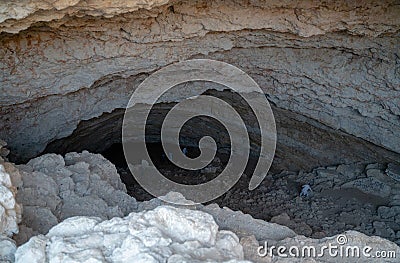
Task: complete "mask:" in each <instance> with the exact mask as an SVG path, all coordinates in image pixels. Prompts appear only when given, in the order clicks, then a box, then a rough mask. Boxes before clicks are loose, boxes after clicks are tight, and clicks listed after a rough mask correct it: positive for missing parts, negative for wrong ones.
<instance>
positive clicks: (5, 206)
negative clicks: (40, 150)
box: [0, 141, 21, 237]
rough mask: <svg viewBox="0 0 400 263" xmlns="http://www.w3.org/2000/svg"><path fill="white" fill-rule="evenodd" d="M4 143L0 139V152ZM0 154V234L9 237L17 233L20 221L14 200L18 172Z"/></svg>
mask: <svg viewBox="0 0 400 263" xmlns="http://www.w3.org/2000/svg"><path fill="white" fill-rule="evenodd" d="M5 145H6V144H5V143H4V142H2V141H0V153H1V152H3V153H4V152H5V151H2V149H4V148H2V147H3V146H5ZM3 157H5V155H3V156H1V155H0V235H5V236H9V237H11V236H12V235H13V234H16V233H18V223H19V222H20V221H21V206H20V205H19V204H18V203H17V201H16V193H17V188H16V187H18V186H19V180H20V174H19V172H18V169H16V168H15V166H14V165H13V164H12V163H9V162H6V161H5V160H4V159H3Z"/></svg>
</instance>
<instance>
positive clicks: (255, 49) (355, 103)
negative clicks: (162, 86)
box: [0, 0, 400, 159]
mask: <svg viewBox="0 0 400 263" xmlns="http://www.w3.org/2000/svg"><path fill="white" fill-rule="evenodd" d="M143 2H145V3H146V4H144V6H143V7H144V8H151V9H150V10H143V9H141V10H138V11H133V10H135V9H136V8H137V7H138V5H139V4H138V3H140V2H139V1H132V2H130V3H129V4H127V3H126V1H122V2H121V1H116V2H112V1H100V2H97V1H90V2H88V1H79V2H77V1H57V2H54V1H46V4H44V3H42V2H41V1H28V3H26V2H24V3H25V6H32V7H31V8H30V9H29V8H28V9H29V10H21V12H19V11H18V10H19V9H21V8H20V7H18V6H21V5H20V4H19V3H21V2H19V1H18V2H15V1H13V2H11V3H7V4H3V3H2V7H3V8H2V10H4V13H7V14H10V15H9V16H10V17H4V18H3V19H5V20H4V21H3V23H2V25H3V29H4V30H5V29H7V30H9V31H10V32H15V31H18V30H19V29H18V28H25V27H27V26H29V25H30V24H31V23H33V22H39V21H42V22H40V23H35V24H34V25H33V26H32V27H29V28H27V29H26V30H25V31H21V32H19V33H18V34H14V35H8V34H3V35H4V37H3V36H2V37H1V40H0V47H1V48H0V57H2V58H4V59H2V61H1V62H0V68H1V70H2V73H3V74H2V76H1V77H0V82H1V85H0V105H1V106H2V107H1V108H0V136H1V137H4V138H6V139H7V140H8V141H9V143H10V149H11V150H12V152H13V154H15V155H17V156H18V157H20V158H28V159H29V158H32V157H34V156H37V154H39V153H41V152H42V151H43V150H44V149H45V148H46V145H48V144H49V143H50V142H52V141H55V140H57V139H60V138H65V137H66V136H68V135H70V134H71V133H72V132H73V131H74V130H75V128H76V127H77V126H78V125H79V124H80V123H81V122H82V121H84V120H89V119H93V118H96V117H99V116H101V115H102V114H104V113H109V112H112V111H113V110H115V109H119V108H124V107H125V105H126V104H127V101H128V99H129V97H130V95H131V94H132V92H133V90H134V89H135V87H137V85H138V83H140V82H141V81H142V80H143V78H144V77H145V76H147V75H148V74H150V73H152V72H154V70H157V69H159V68H161V67H163V66H165V65H168V64H171V63H174V62H177V61H181V60H185V59H188V58H197V57H201V58H212V59H218V60H222V61H225V62H228V63H232V64H234V65H236V66H239V67H240V68H241V69H243V70H245V71H246V72H247V73H249V74H250V75H251V76H252V77H254V78H255V80H256V81H257V82H258V83H259V84H260V86H261V88H262V89H263V91H264V92H265V93H266V94H268V98H269V99H270V101H272V102H273V103H274V104H275V105H277V106H278V107H280V108H282V109H285V110H289V111H292V112H296V113H299V114H301V115H304V116H305V117H307V118H309V119H314V120H317V121H318V122H321V123H324V124H325V125H327V126H328V127H331V128H334V129H337V130H341V131H344V132H346V133H349V134H352V135H355V136H357V137H359V138H362V139H364V140H366V141H369V142H372V143H374V144H377V145H380V146H383V147H385V148H387V149H390V150H392V151H395V152H397V153H399V152H400V140H399V137H398V134H399V130H400V124H399V113H400V109H399V105H400V102H399V96H398V94H399V88H398V87H399V84H400V81H399V77H398V72H397V64H396V63H397V61H398V56H397V55H396V54H397V53H398V51H397V46H398V39H399V36H398V30H399V25H400V23H399V19H400V16H399V15H398V13H399V5H397V4H396V2H395V1H389V0H387V1H379V2H376V1H353V2H351V3H350V2H349V1H337V2H335V3H330V4H329V5H328V4H324V3H320V2H318V1H301V2H296V3H295V2H284V1H272V0H271V1H250V2H246V1H243V2H242V1H230V0H226V1H218V2H213V1H184V2H180V1H174V2H169V3H166V1H165V2H162V1H155V0H154V1H143ZM37 3H42V4H41V5H39V6H37V5H36V4H37ZM60 3H62V4H60ZM159 4H163V5H162V6H157V5H159ZM130 5H131V6H130ZM87 6H90V7H89V8H88V7H87ZM109 7H110V9H109ZM111 7H112V8H111ZM12 10H15V11H12ZM71 10H72V11H71ZM104 10H106V11H104ZM75 11H76V12H75ZM66 12H71V13H68V16H64V15H65V13H66ZM13 13H14V14H13ZM92 13H93V14H92ZM104 13H106V14H107V16H108V14H109V15H110V16H112V17H110V18H105V17H104V16H103V14H104ZM39 16H40V18H39ZM60 17H63V18H60ZM13 18H15V19H13ZM49 19H50V20H52V21H50V22H46V23H44V22H43V20H49ZM82 25H85V26H82ZM180 95H182V94H180V93H175V94H172V95H171V96H173V97H175V98H179V97H180ZM65 120H68V121H65ZM338 155H340V153H339V154H338Z"/></svg>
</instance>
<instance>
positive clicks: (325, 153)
mask: <svg viewBox="0 0 400 263" xmlns="http://www.w3.org/2000/svg"><path fill="white" fill-rule="evenodd" d="M203 94H210V95H214V96H219V97H220V98H223V99H224V100H226V101H229V102H230V103H231V104H232V105H233V106H234V107H235V109H237V110H238V112H239V113H240V114H241V116H242V117H243V119H245V120H246V123H245V124H246V128H247V130H248V131H249V138H250V144H251V145H250V146H251V147H250V148H251V151H250V156H249V159H248V164H247V167H246V170H245V172H244V174H243V176H242V177H241V178H240V180H239V181H238V182H237V183H236V184H235V186H234V187H232V188H231V189H230V190H229V191H228V192H227V193H225V194H224V195H222V196H221V197H219V198H217V199H215V200H213V201H211V202H210V203H217V204H218V205H219V206H221V207H228V208H230V209H233V210H240V211H242V212H244V213H248V214H250V215H252V216H253V217H255V218H258V219H262V220H267V221H270V222H277V223H280V224H283V225H286V226H288V227H290V228H292V229H293V230H295V232H297V233H298V234H302V235H305V236H309V237H313V238H321V237H325V236H330V235H334V234H337V233H341V232H343V231H346V230H357V231H360V232H363V233H366V234H370V235H373V234H375V235H381V236H383V237H385V238H388V239H390V240H395V236H393V233H391V232H390V233H389V232H387V231H386V232H385V231H384V229H383V230H382V232H377V231H376V227H374V225H373V224H374V221H376V220H377V218H378V217H379V213H378V209H379V207H382V206H384V207H386V206H387V207H391V206H393V205H396V202H399V201H400V199H398V201H396V200H397V199H396V200H394V199H393V198H394V197H392V196H387V195H384V194H382V193H380V192H379V191H377V190H376V189H375V190H376V191H375V192H373V191H369V190H368V189H361V190H360V187H358V186H357V184H361V183H362V182H363V180H367V181H368V180H369V181H368V182H372V183H373V182H374V181H373V180H375V179H371V174H373V173H374V174H379V176H381V177H384V174H385V170H386V169H387V167H388V166H387V164H388V163H396V160H399V158H398V155H396V154H394V153H392V152H390V151H387V150H385V149H383V148H381V147H378V146H375V145H373V144H371V143H368V142H366V141H364V140H362V139H359V138H357V137H354V136H351V135H349V134H345V133H343V132H341V131H338V130H334V129H331V128H329V127H326V126H324V125H323V124H321V123H317V122H316V121H314V120H312V119H309V118H307V117H305V116H302V115H299V114H295V113H293V112H290V111H287V110H284V109H282V108H279V107H277V105H274V104H271V107H272V110H273V112H274V115H275V120H276V127H277V135H278V141H277V148H276V154H275V158H274V162H273V164H272V167H271V169H270V171H269V174H268V176H267V177H266V178H265V179H264V181H263V182H262V183H261V185H260V186H259V187H258V188H256V189H255V190H253V191H249V190H248V183H249V180H250V178H251V175H252V172H253V170H254V167H255V164H256V163H257V161H258V158H257V155H258V153H259V145H260V144H259V127H258V126H257V125H256V123H257V121H256V120H255V119H254V118H255V117H254V116H252V113H251V111H249V110H248V109H247V108H246V107H245V106H246V105H245V104H242V103H241V102H240V100H238V99H237V98H235V94H233V93H232V92H229V91H224V90H223V91H221V90H215V89H210V90H207V92H205V93H203ZM174 105H176V103H171V102H169V103H164V102H162V103H157V104H156V105H154V106H153V108H152V110H151V114H150V115H149V118H148V121H147V123H146V147H147V149H148V152H149V155H150V156H151V159H152V161H153V163H154V164H155V165H156V167H157V168H158V169H159V171H160V172H161V173H162V174H163V175H164V176H165V177H167V178H168V179H170V180H173V181H175V182H179V183H183V184H188V185H190V184H199V183H203V182H207V181H209V180H212V179H213V178H215V177H216V176H218V174H219V173H220V172H221V171H222V170H223V169H224V167H225V166H226V164H227V162H228V161H229V153H230V150H231V149H230V141H229V135H228V134H227V132H226V130H224V126H223V125H222V124H221V123H220V122H218V121H217V120H215V119H213V118H209V117H204V116H199V117H196V118H193V119H191V120H190V121H188V122H187V123H185V125H184V126H183V127H182V129H181V130H180V135H179V146H180V149H181V151H182V152H183V151H185V153H186V154H187V156H188V157H190V158H195V157H197V156H199V154H200V151H199V148H198V146H199V140H200V139H201V138H202V137H203V136H210V137H212V138H214V139H215V141H216V144H217V153H216V156H215V158H214V159H213V161H212V162H211V163H209V164H208V165H207V166H206V167H205V168H204V169H202V170H196V171H188V170H185V169H181V168H179V167H176V166H175V165H174V164H172V163H171V162H169V161H168V158H167V156H168V153H165V152H164V150H163V146H162V143H161V138H160V130H161V126H162V120H163V119H164V117H165V115H166V114H167V113H168V111H169V110H170V109H171V108H172V107H173V106H174ZM123 116H124V109H116V110H114V111H113V112H111V113H105V114H103V115H102V116H100V117H98V118H94V119H91V120H88V121H82V122H81V123H80V124H79V126H78V127H77V129H75V131H74V132H73V134H71V135H70V136H68V137H67V138H63V139H60V140H56V141H54V142H52V143H51V144H49V145H48V146H47V148H46V150H45V152H56V153H61V154H64V153H67V152H71V151H78V152H79V151H82V150H89V151H91V152H95V153H101V154H102V155H103V156H104V157H105V158H107V159H108V160H110V161H111V162H112V163H113V164H114V165H115V166H116V168H117V171H118V173H119V174H120V176H121V179H122V181H123V183H124V184H125V185H126V188H127V191H128V194H129V195H131V196H133V197H134V198H136V199H137V200H138V201H147V200H150V199H152V198H153V196H152V195H150V194H149V193H147V191H145V190H144V189H143V188H142V187H141V186H140V185H139V184H138V183H137V182H136V180H135V179H134V177H133V176H132V174H131V172H130V170H129V169H128V165H127V164H126V161H125V156H124V153H123V146H122V141H121V126H122V120H123ZM184 149H186V150H184ZM371 180H372V181H371ZM379 180H381V179H379ZM385 182H386V181H385ZM387 183H390V182H389V181H388V182H387ZM305 184H308V185H310V186H311V187H312V189H313V194H312V196H310V197H306V198H304V197H300V196H299V194H300V192H301V189H302V186H303V185H305ZM390 187H391V188H392V191H396V189H398V186H396V185H395V184H393V182H392V183H390ZM399 190H400V189H399ZM368 191H369V192H368ZM310 214H312V215H313V216H312V217H310ZM354 218H357V220H354ZM386 223H387V224H390V226H391V228H392V229H393V230H394V231H400V226H399V224H398V223H396V222H395V221H393V220H387V221H386Z"/></svg>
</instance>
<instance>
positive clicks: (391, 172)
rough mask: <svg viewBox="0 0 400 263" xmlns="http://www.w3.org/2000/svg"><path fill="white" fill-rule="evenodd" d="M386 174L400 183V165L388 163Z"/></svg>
mask: <svg viewBox="0 0 400 263" xmlns="http://www.w3.org/2000/svg"><path fill="white" fill-rule="evenodd" d="M386 174H387V175H388V176H390V177H391V178H392V179H393V180H395V181H397V182H399V183H400V165H397V164H394V163H389V164H388V167H387V169H386Z"/></svg>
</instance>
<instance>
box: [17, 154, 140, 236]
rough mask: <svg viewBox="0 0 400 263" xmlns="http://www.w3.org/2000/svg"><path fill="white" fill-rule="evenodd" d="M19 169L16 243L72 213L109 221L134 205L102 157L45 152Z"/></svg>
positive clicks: (128, 210)
mask: <svg viewBox="0 0 400 263" xmlns="http://www.w3.org/2000/svg"><path fill="white" fill-rule="evenodd" d="M18 168H19V170H20V172H21V175H22V186H21V188H20V189H19V191H18V194H17V200H18V201H19V202H20V203H22V204H23V206H24V210H23V215H22V222H21V226H20V230H21V231H20V233H19V234H18V235H16V236H15V237H14V239H15V240H16V241H17V243H19V244H21V243H24V242H26V241H27V240H28V239H29V238H30V237H31V236H32V235H35V234H46V233H47V232H48V231H49V229H50V228H51V227H53V226H55V225H56V224H57V223H59V222H61V221H62V220H64V219H66V218H69V217H72V216H97V217H100V218H102V219H110V218H112V217H116V216H119V217H122V216H125V215H127V214H129V213H130V212H132V211H134V210H135V209H136V206H137V204H136V200H135V199H134V198H133V197H130V196H129V195H128V194H126V188H125V185H124V184H123V183H122V182H121V179H120V177H119V175H118V173H117V170H116V168H115V166H114V165H113V164H111V163H110V162H109V161H108V160H107V159H105V158H104V157H102V156H101V155H98V154H97V155H96V154H91V153H88V152H83V153H68V154H67V155H66V156H65V157H64V158H63V157H62V156H60V155H56V154H47V155H42V156H40V157H38V158H35V159H32V160H30V161H29V162H28V163H27V164H26V165H19V166H18Z"/></svg>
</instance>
